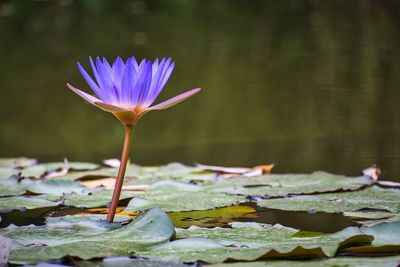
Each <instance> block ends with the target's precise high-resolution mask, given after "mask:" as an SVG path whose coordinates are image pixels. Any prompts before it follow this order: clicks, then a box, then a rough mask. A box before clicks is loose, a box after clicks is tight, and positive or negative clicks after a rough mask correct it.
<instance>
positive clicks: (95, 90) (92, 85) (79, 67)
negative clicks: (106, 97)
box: [78, 63, 102, 98]
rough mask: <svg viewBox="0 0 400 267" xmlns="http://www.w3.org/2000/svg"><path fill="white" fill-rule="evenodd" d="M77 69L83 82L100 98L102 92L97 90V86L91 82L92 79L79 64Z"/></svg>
mask: <svg viewBox="0 0 400 267" xmlns="http://www.w3.org/2000/svg"><path fill="white" fill-rule="evenodd" d="M78 69H79V71H80V73H81V74H82V76H83V78H84V79H85V81H86V82H87V83H88V84H89V86H90V88H92V90H93V92H94V93H95V94H96V95H97V96H98V97H100V98H101V97H102V90H101V89H100V88H99V86H98V85H97V84H96V83H95V82H94V81H93V79H92V77H90V75H89V74H88V73H87V72H86V70H85V69H84V68H83V67H82V65H81V64H80V63H78Z"/></svg>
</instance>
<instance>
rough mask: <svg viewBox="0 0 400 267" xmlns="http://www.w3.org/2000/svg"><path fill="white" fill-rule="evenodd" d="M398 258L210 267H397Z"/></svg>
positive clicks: (246, 263) (213, 266) (262, 262)
mask: <svg viewBox="0 0 400 267" xmlns="http://www.w3.org/2000/svg"><path fill="white" fill-rule="evenodd" d="M399 264H400V256H388V257H373V258H371V257H369V258H368V257H337V258H330V259H314V260H310V259H307V260H269V261H256V262H237V263H221V264H213V265H209V266H210V267H287V266H294V267H320V266H324V267H360V266H363V267H376V266H379V267H397V266H398V265H399Z"/></svg>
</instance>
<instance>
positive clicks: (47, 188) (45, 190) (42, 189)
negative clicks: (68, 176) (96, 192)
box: [27, 180, 89, 196]
mask: <svg viewBox="0 0 400 267" xmlns="http://www.w3.org/2000/svg"><path fill="white" fill-rule="evenodd" d="M27 190H28V191H30V192H32V193H36V194H48V195H57V196H62V195H64V194H71V193H76V194H87V193H88V191H89V189H88V188H87V187H86V186H84V185H82V184H79V183H76V182H73V181H69V180H48V181H37V182H35V183H33V184H31V185H30V186H28V187H27Z"/></svg>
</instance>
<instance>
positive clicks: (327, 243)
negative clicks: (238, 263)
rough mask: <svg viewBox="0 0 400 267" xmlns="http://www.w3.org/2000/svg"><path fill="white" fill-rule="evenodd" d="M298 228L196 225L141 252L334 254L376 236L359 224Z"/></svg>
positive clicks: (211, 256)
mask: <svg viewBox="0 0 400 267" xmlns="http://www.w3.org/2000/svg"><path fill="white" fill-rule="evenodd" d="M297 232H298V230H296V229H292V228H286V227H283V226H279V225H275V226H271V225H265V224H258V223H234V224H232V229H225V228H211V229H209V228H198V227H194V228H189V229H187V230H184V229H181V230H179V231H177V238H178V240H176V241H173V242H171V243H168V244H162V245H159V246H157V247H153V248H152V249H151V250H147V251H138V252H137V255H140V256H144V257H151V258H159V259H173V258H174V259H180V260H183V261H187V262H193V261H196V260H201V261H204V262H207V263H220V262H224V261H226V260H228V259H234V260H247V261H249V260H256V259H258V258H260V257H263V258H264V257H272V258H275V257H293V256H317V257H324V256H327V257H332V256H334V255H335V253H336V251H337V250H338V249H339V248H340V247H343V246H345V245H349V244H354V243H357V244H359V243H369V242H371V240H372V239H373V238H372V236H369V235H366V234H364V233H362V232H360V231H359V230H358V229H357V228H355V227H349V228H346V229H345V230H343V231H340V232H337V233H334V234H325V235H321V236H313V237H310V236H307V237H298V236H294V235H295V234H296V233H297Z"/></svg>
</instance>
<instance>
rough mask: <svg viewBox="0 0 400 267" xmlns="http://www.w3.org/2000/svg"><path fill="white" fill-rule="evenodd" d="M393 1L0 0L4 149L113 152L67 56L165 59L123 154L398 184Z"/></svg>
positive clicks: (74, 155)
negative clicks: (152, 101) (190, 93)
mask: <svg viewBox="0 0 400 267" xmlns="http://www.w3.org/2000/svg"><path fill="white" fill-rule="evenodd" d="M399 14H400V2H398V1H389V0H387V1H384V0H382V1H372V0H365V1H329V2H326V1H292V0H283V1H252V3H251V5H250V4H249V3H248V1H244V0H234V1H232V0H221V1H207V2H204V1H202V0H194V1H182V0H165V1H161V0H155V1H140V0H135V1H128V0H123V1H118V4H115V2H114V1H106V0H96V1H93V0H82V1H74V0H57V1H10V0H6V1H1V2H0V54H1V60H2V64H0V87H1V90H0V99H2V100H3V101H2V104H1V105H0V116H1V123H0V148H1V149H0V156H2V157H3V156H30V157H35V158H38V159H39V160H41V161H56V160H62V159H63V158H64V157H67V158H68V159H70V160H81V161H97V162H98V161H100V160H102V159H104V158H114V157H118V156H119V153H120V146H121V142H122V138H123V136H122V135H123V130H122V127H121V126H120V125H119V123H118V122H117V121H116V120H115V119H114V118H113V117H112V116H111V115H109V114H106V113H104V112H101V111H100V110H97V109H96V108H94V107H91V106H89V105H87V104H85V103H84V102H83V101H82V100H81V99H80V98H78V97H77V96H76V95H74V94H73V93H71V92H70V91H69V90H68V89H67V88H66V86H65V83H66V82H70V83H72V84H74V85H76V86H77V87H78V88H82V89H87V86H86V84H85V83H84V81H83V79H82V77H80V74H79V72H78V70H77V68H76V62H78V61H79V62H81V63H82V64H83V65H84V66H88V56H90V55H91V56H96V55H100V56H106V57H108V58H114V57H116V56H118V55H120V56H122V57H128V56H131V55H135V56H136V57H137V58H144V57H146V58H155V57H163V56H171V57H172V58H173V59H174V60H175V61H176V68H175V71H174V73H173V75H172V77H171V79H170V81H169V83H168V84H167V86H166V88H165V90H164V92H163V93H162V94H161V96H160V98H161V99H166V98H168V97H171V96H173V95H175V94H178V93H180V92H183V91H185V90H188V89H191V88H194V87H202V88H204V91H203V92H202V93H201V94H200V95H198V96H196V97H195V98H193V99H192V100H190V101H189V102H186V103H184V104H181V105H179V106H177V107H174V108H173V109H170V110H167V111H162V112H154V113H153V114H149V115H147V116H146V117H145V118H144V119H143V120H142V121H141V122H140V123H139V125H138V127H137V130H136V132H135V137H134V142H133V143H134V149H133V152H132V158H133V161H134V162H136V163H139V164H162V163H167V162H170V161H180V162H183V163H189V164H190V163H193V162H201V163H207V164H215V165H228V166H235V165H243V166H244V165H246V166H254V165H258V164H262V163H272V162H274V163H276V169H274V171H276V172H310V171H313V170H317V169H319V170H326V171H330V172H335V173H345V174H348V175H357V174H359V173H360V171H361V170H362V169H363V168H365V167H367V166H369V165H371V164H373V163H377V164H378V165H379V166H380V167H381V168H382V171H383V174H382V175H383V176H384V178H385V179H388V180H397V181H399V180H400V170H399V167H398V166H400V140H399V138H398V137H399V136H400V124H399V123H398V122H399V121H400V112H399V111H398V103H399V100H400V90H399V89H398V84H399V83H400V61H399V60H398V58H399V53H400V50H399V49H398V48H399V47H400V32H399V31H400V27H398V25H399V23H400V15H399Z"/></svg>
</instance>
